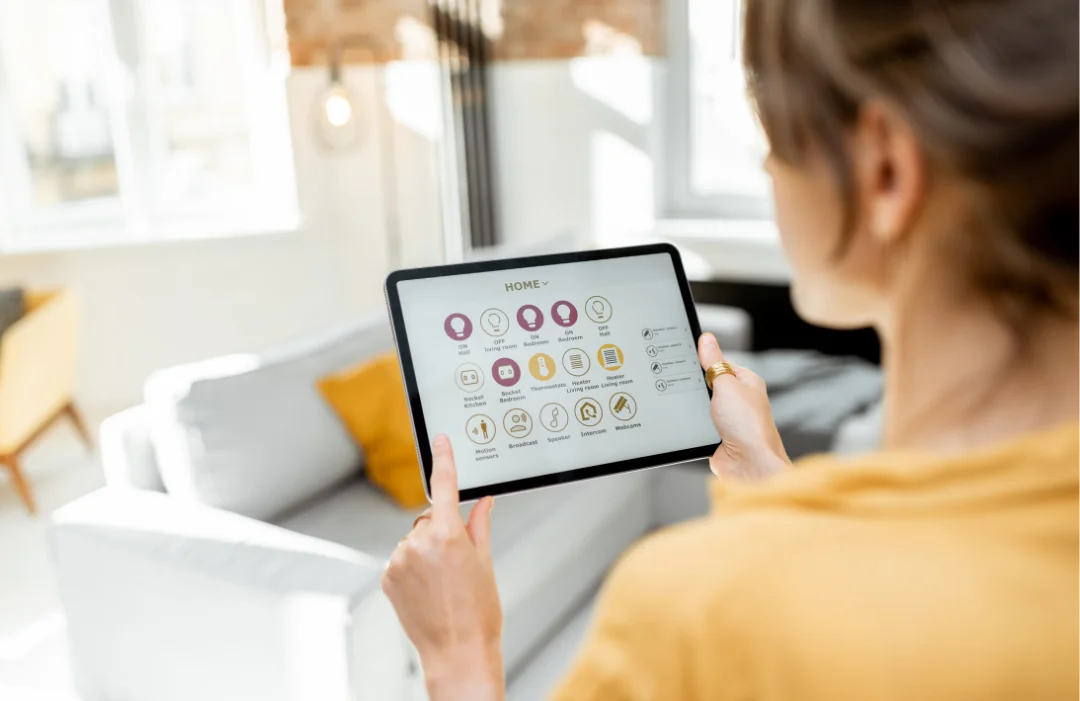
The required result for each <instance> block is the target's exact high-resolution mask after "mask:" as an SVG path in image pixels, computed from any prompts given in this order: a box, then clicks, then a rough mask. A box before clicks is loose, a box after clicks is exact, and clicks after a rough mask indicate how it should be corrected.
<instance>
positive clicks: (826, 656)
mask: <svg viewBox="0 0 1080 701" xmlns="http://www.w3.org/2000/svg"><path fill="white" fill-rule="evenodd" d="M1078 442H1080V429H1078V426H1077V425H1076V424H1069V425H1068V426H1065V427H1059V428H1055V429H1053V430H1047V431H1042V432H1039V433H1036V434H1031V435H1028V436H1025V437H1024V438H1021V439H1019V440H1014V441H1011V442H1009V443H1007V444H1004V445H1000V446H996V447H994V448H992V449H988V450H983V451H979V452H974V453H970V454H967V455H963V456H953V457H939V456H933V455H926V454H915V453H899V452H896V453H882V454H878V455H873V456H868V457H862V458H858V459H849V460H841V459H837V458H831V457H814V458H810V459H807V460H803V461H801V462H800V463H799V464H798V467H797V468H796V469H794V470H792V471H791V472H790V473H788V474H785V475H783V476H781V477H779V478H776V479H774V480H771V481H769V482H767V483H764V484H761V485H757V486H740V487H729V488H727V489H726V490H720V489H717V490H715V491H716V493H715V495H714V496H715V499H714V513H713V514H712V515H710V516H709V517H708V518H705V519H702V520H699V521H696V522H693V523H690V524H687V525H683V526H679V527H676V528H672V529H668V530H665V531H662V532H660V533H658V534H656V535H654V536H652V537H650V538H648V539H646V540H645V541H643V542H642V543H641V544H640V545H638V546H637V547H635V548H634V549H633V550H632V551H631V552H630V553H629V554H628V555H627V556H626V557H625V558H624V559H623V560H622V561H621V562H620V564H619V565H618V566H617V567H616V569H615V571H614V572H613V574H612V575H611V578H610V580H609V581H608V583H607V585H606V586H605V589H604V592H603V594H602V597H601V601H600V604H599V608H598V610H597V619H596V621H595V622H594V624H593V628H592V631H591V633H590V635H589V639H588V641H587V642H586V644H585V647H584V650H583V651H582V653H581V655H580V657H579V659H578V662H577V663H576V665H575V666H574V668H573V670H572V672H571V673H570V675H569V677H568V678H567V679H566V680H565V681H564V683H563V685H562V686H561V688H560V690H559V691H558V692H557V694H556V695H555V698H556V699H558V700H559V701H592V700H593V699H605V700H606V699H612V700H615V701H621V700H626V701H631V700H633V701H697V700H700V701H724V700H726V699H740V700H753V701H774V700H775V701H779V700H781V699H783V700H785V701H790V700H798V701H869V700H871V699H874V700H876V699H897V700H898V701H899V700H901V699H902V700H904V701H932V700H937V699H942V700H944V699H950V700H952V699H965V700H966V699H980V700H991V699H993V700H998V699H1000V700H1001V701H1006V700H1009V701H1028V700H1031V701H1035V700H1036V699H1039V700H1041V699H1069V700H1075V699H1076V698H1077V695H1078V683H1077V675H1078V659H1080V646H1078V627H1080V626H1078V621H1080V607H1078V597H1080V591H1078V587H1080V581H1078V557H1077V554H1078V547H1080V542H1078V535H1077V530H1078V529H1077V524H1078V515H1080V514H1078V509H1077V490H1078V481H1077V475H1078V470H1080V467H1078V463H1080V450H1078Z"/></svg>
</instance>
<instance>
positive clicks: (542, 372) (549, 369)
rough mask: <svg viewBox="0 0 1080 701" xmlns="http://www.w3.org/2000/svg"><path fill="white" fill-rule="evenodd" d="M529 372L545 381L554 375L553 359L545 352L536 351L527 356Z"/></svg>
mask: <svg viewBox="0 0 1080 701" xmlns="http://www.w3.org/2000/svg"><path fill="white" fill-rule="evenodd" d="M529 374H530V375H532V376H533V377H535V378H536V379H538V380H540V381H541V382H547V381H548V380H550V379H551V378H553V377H555V359H554V358H552V357H551V356H550V355H548V354H547V353H537V354H536V355H534V356H533V357H531V358H529Z"/></svg>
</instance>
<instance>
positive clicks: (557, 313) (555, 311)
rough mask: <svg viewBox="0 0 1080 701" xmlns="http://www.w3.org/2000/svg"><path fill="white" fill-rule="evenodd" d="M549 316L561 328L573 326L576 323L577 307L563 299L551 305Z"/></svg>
mask: <svg viewBox="0 0 1080 701" xmlns="http://www.w3.org/2000/svg"><path fill="white" fill-rule="evenodd" d="M551 318H552V319H554V320H555V323H556V324H558V325H559V326H562V327H563V328H566V327H568V326H573V325H574V324H576V323H577V308H576V307H575V306H574V305H573V304H570V303H569V302H567V301H565V300H563V301H561V302H556V303H555V304H552V305H551Z"/></svg>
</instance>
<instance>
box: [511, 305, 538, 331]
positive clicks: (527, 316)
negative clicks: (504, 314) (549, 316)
mask: <svg viewBox="0 0 1080 701" xmlns="http://www.w3.org/2000/svg"><path fill="white" fill-rule="evenodd" d="M517 320H518V324H520V325H521V328H523V329H525V330H526V331H538V330H539V329H540V327H541V326H543V325H544V312H542V311H540V307H537V306H534V305H532V304H526V305H525V306H524V307H522V308H521V309H518V313H517Z"/></svg>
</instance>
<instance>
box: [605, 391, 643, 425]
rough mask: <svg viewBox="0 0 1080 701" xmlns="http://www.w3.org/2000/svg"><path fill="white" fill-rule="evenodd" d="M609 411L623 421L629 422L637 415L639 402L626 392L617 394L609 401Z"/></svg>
mask: <svg viewBox="0 0 1080 701" xmlns="http://www.w3.org/2000/svg"><path fill="white" fill-rule="evenodd" d="M608 409H610V410H611V413H612V414H613V415H614V416H615V417H616V418H618V419H619V420H621V421H629V420H630V419H632V418H634V414H636V413H637V402H636V401H635V400H634V398H633V397H631V396H630V395H629V394H627V393H626V392H616V393H615V394H613V395H611V399H610V400H608Z"/></svg>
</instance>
